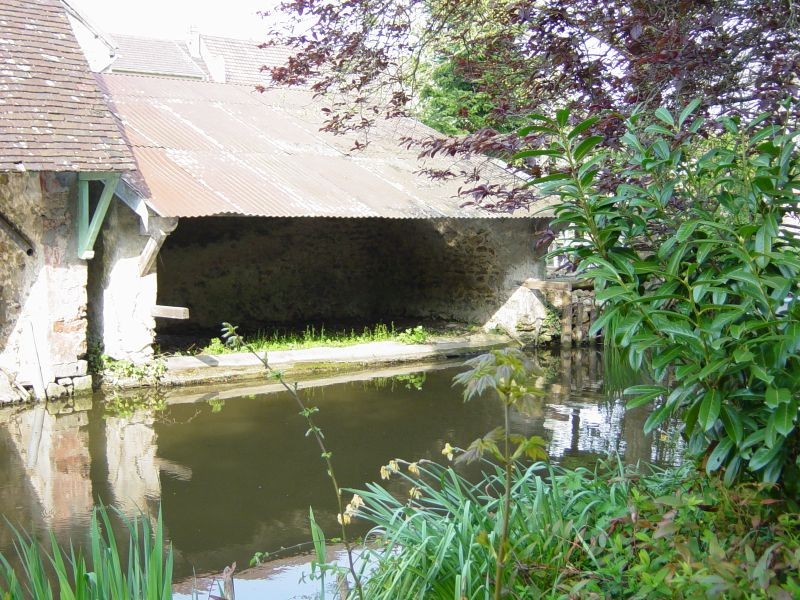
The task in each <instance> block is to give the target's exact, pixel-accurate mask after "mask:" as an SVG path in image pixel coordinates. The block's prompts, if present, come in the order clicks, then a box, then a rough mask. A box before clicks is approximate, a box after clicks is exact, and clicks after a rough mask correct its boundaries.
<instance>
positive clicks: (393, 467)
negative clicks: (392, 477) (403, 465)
mask: <svg viewBox="0 0 800 600" xmlns="http://www.w3.org/2000/svg"><path fill="white" fill-rule="evenodd" d="M389 470H390V471H391V472H392V473H399V472H400V465H398V464H397V461H396V460H394V459H392V460H390V461H389Z"/></svg>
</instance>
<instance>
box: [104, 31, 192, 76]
mask: <svg viewBox="0 0 800 600" xmlns="http://www.w3.org/2000/svg"><path fill="white" fill-rule="evenodd" d="M111 37H112V39H113V40H114V42H115V45H116V47H117V48H116V50H115V53H114V55H115V58H114V62H113V63H111V65H110V67H109V69H108V70H109V72H112V73H140V74H142V73H146V74H151V75H166V76H168V77H186V78H188V79H206V75H207V74H206V72H205V71H204V70H203V69H202V67H201V66H200V65H198V64H197V63H195V61H194V60H193V59H192V57H191V55H190V53H189V49H188V47H187V45H186V44H185V43H184V42H179V41H176V40H159V39H151V38H146V37H139V36H132V35H120V34H113V35H112V36H111Z"/></svg>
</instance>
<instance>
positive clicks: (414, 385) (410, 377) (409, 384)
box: [392, 371, 428, 392]
mask: <svg viewBox="0 0 800 600" xmlns="http://www.w3.org/2000/svg"><path fill="white" fill-rule="evenodd" d="M427 378H428V375H427V373H425V372H424V371H422V372H419V373H408V374H407V375H395V376H394V377H392V379H393V380H394V381H396V382H397V383H402V384H403V385H404V386H405V387H406V389H409V390H417V391H418V392H420V391H422V386H424V385H425V380H426V379H427Z"/></svg>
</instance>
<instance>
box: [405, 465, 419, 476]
mask: <svg viewBox="0 0 800 600" xmlns="http://www.w3.org/2000/svg"><path fill="white" fill-rule="evenodd" d="M408 472H409V473H411V474H412V475H417V476H419V467H418V466H417V463H415V462H413V463H411V464H409V465H408Z"/></svg>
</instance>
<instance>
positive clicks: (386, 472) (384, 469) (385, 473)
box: [381, 465, 392, 479]
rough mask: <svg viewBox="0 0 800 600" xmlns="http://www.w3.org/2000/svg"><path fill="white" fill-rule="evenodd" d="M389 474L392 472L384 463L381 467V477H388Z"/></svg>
mask: <svg viewBox="0 0 800 600" xmlns="http://www.w3.org/2000/svg"><path fill="white" fill-rule="evenodd" d="M391 475H392V473H391V471H389V468H388V467H387V466H386V465H383V466H382V467H381V479H389V477H391Z"/></svg>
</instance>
